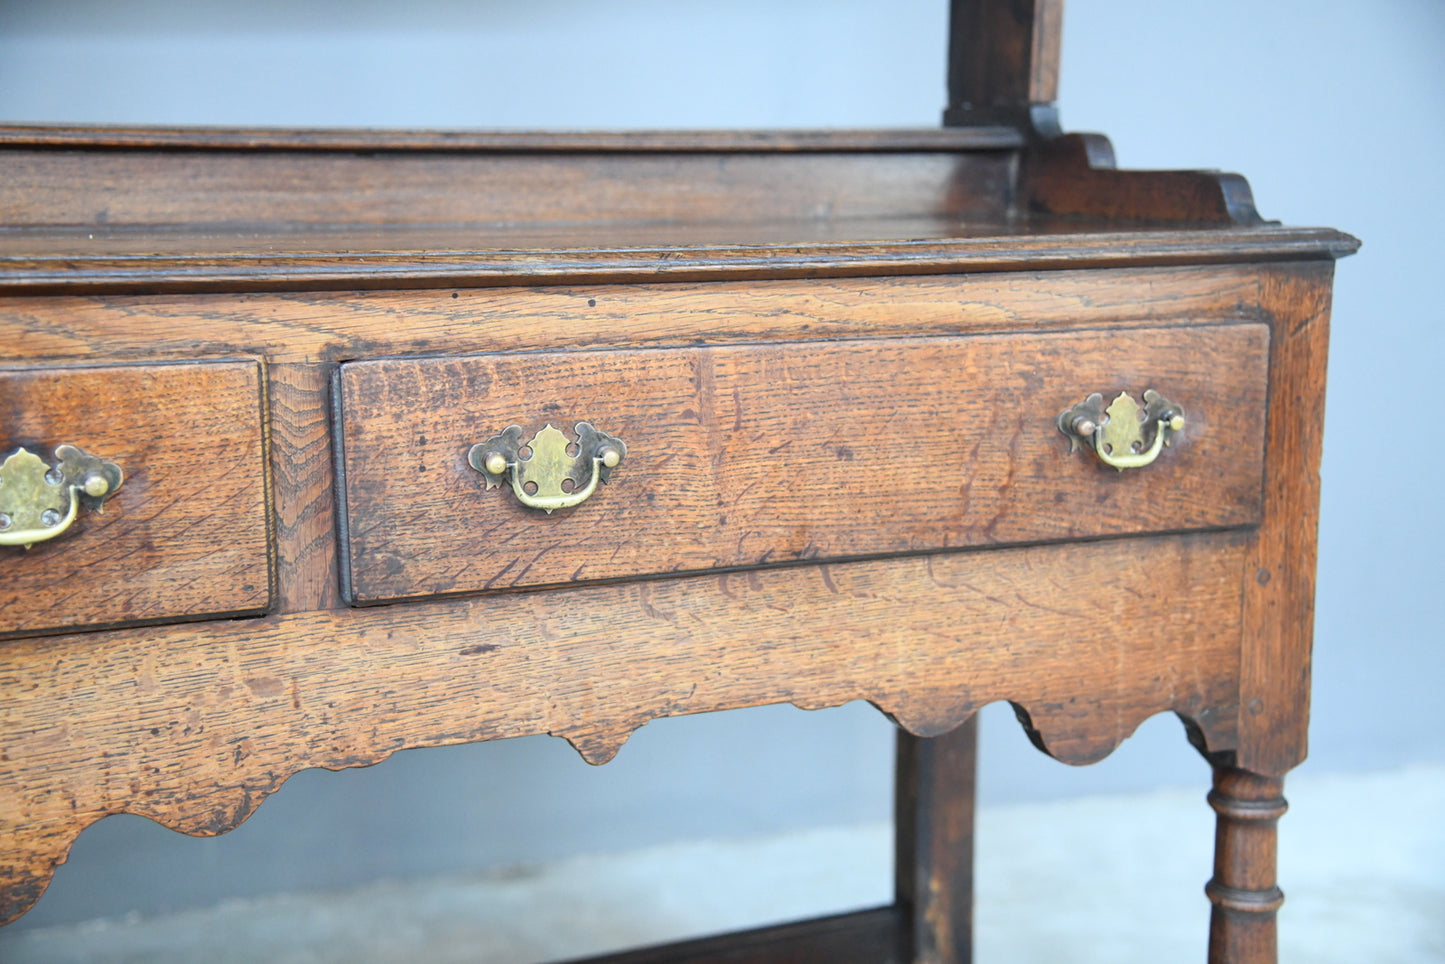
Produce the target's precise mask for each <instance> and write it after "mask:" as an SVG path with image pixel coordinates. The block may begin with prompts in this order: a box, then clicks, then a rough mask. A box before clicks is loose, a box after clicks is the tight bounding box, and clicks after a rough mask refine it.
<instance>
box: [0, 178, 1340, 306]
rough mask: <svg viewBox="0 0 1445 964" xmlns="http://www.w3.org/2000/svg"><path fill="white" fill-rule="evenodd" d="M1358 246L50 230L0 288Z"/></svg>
mask: <svg viewBox="0 0 1445 964" xmlns="http://www.w3.org/2000/svg"><path fill="white" fill-rule="evenodd" d="M1129 173H1132V172H1129ZM1195 180H1197V179H1195ZM1166 181H1167V178H1166ZM1130 183H1133V182H1130ZM1143 183H1144V184H1146V185H1147V184H1150V183H1154V182H1147V181H1146V182H1143ZM1211 183H1212V182H1211ZM1159 187H1160V188H1161V189H1162V188H1166V187H1167V184H1163V183H1161V184H1160V185H1159ZM1210 189H1211V190H1212V189H1213V188H1210ZM1144 193H1146V194H1147V192H1144ZM1136 200H1137V201H1138V202H1139V203H1138V204H1135V205H1134V206H1133V207H1130V208H1128V210H1127V211H1125V214H1127V216H1131V217H1140V218H1150V217H1156V216H1160V215H1163V214H1165V213H1167V212H1166V211H1164V210H1163V209H1156V208H1154V207H1150V206H1147V205H1148V204H1150V203H1152V202H1148V200H1147V197H1143V198H1136ZM1130 203H1131V204H1132V203H1133V202H1130ZM81 234H83V235H84V237H83V238H82V237H80V235H81ZM1357 246H1358V242H1357V241H1355V239H1353V238H1351V237H1349V236H1348V235H1344V234H1341V233H1340V232H1338V231H1331V230H1326V229H1317V228H1304V229H1301V228H1280V227H1276V226H1273V225H1258V226H1252V227H1247V228H1234V227H1231V228H1229V229H1227V230H1219V229H1217V228H1211V227H1210V226H1209V225H1203V226H1197V227H1192V228H1189V229H1187V230H1181V229H1178V228H1168V229H1154V230H1144V229H1143V228H1142V227H1141V228H1140V229H1139V230H1134V231H1121V230H1118V229H1117V227H1114V228H1113V229H1111V228H1110V226H1109V225H1106V224H1104V223H1101V222H1099V221H1075V222H1071V223H1070V222H1060V221H1059V220H1058V219H1053V218H1050V219H1047V220H1046V221H1045V222H1043V223H1036V222H1035V221H1034V220H1033V219H1027V218H1025V219H1019V220H1010V221H1005V222H993V221H984V222H968V221H958V220H955V219H948V218H945V219H938V218H932V217H929V218H917V217H909V218H866V219H854V220H848V221H839V220H817V221H811V222H809V221H801V220H798V221H785V222H780V221H769V222H765V223H763V224H761V225H759V224H756V223H750V224H748V225H745V226H742V227H739V226H728V225H722V226H719V225H702V226H679V227H674V228H668V227H656V226H653V225H642V226H637V225H631V226H622V227H613V226H609V227H608V228H607V229H605V230H598V229H590V230H589V229H586V228H584V227H578V228H577V229H576V230H575V231H574V230H565V231H564V230H562V229H557V228H555V227H554V228H542V229H538V228H536V227H534V226H528V227H525V228H517V227H513V226H503V227H500V228H493V229H486V228H476V229H458V228H455V227H447V228H438V229H435V230H434V229H432V228H430V227H425V228H415V229H401V228H387V229H385V230H369V231H368V230H350V231H346V230H342V231H338V232H336V233H335V234H318V233H316V232H298V233H289V232H288V233H285V234H279V235H278V234H275V233H268V232H265V231H261V232H244V231H238V230H226V231H221V232H204V233H202V232H196V231H190V230H186V231H169V230H167V231H161V232H145V233H143V234H141V235H140V236H139V238H137V236H136V235H134V234H130V235H128V234H125V233H107V232H101V233H100V234H99V235H97V234H96V232H94V231H90V230H76V229H71V230H68V231H58V232H57V231H55V230H50V229H47V230H44V231H40V232H32V231H20V232H16V233H11V234H8V235H7V234H4V233H0V291H5V292H11V293H33V292H44V293H54V294H70V293H75V292H83V291H96V292H112V293H121V292H134V291H141V292H145V293H155V292H162V291H188V292H204V291H244V290H253V291H285V290H320V289H328V288H329V289H357V288H417V287H436V286H444V285H456V286H459V287H478V286H500V285H530V284H543V283H553V284H579V283H592V284H602V283H606V284H618V283H626V284H639V283H648V282H656V281H679V282H681V281H718V280H729V279H738V278H746V279H765V278H798V277H810V278H833V277H839V278H841V277H864V276H866V277H879V276H888V275H898V274H913V275H918V274H939V273H956V272H980V271H1033V270H1045V269H1060V268H1071V267H1078V266H1093V267H1111V266H1118V265H1176V264H1220V263H1239V262H1241V261H1272V260H1299V259H1319V258H1331V257H1340V256H1342V255H1345V254H1349V253H1351V252H1352V251H1354V250H1355V248H1356V247H1357Z"/></svg>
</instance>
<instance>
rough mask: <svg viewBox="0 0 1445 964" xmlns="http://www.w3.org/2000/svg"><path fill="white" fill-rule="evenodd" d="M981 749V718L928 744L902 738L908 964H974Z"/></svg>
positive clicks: (900, 869)
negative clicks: (976, 797) (975, 831)
mask: <svg viewBox="0 0 1445 964" xmlns="http://www.w3.org/2000/svg"><path fill="white" fill-rule="evenodd" d="M977 745H978V722H977V717H972V718H970V719H969V720H968V722H966V723H964V724H963V725H962V726H960V727H958V728H957V729H955V730H953V731H951V732H949V733H945V734H943V735H942V736H936V737H932V738H929V739H924V738H920V737H916V736H911V735H910V734H908V733H906V732H904V731H903V730H899V731H898V762H897V784H896V791H895V797H894V811H893V823H894V842H895V858H894V887H895V891H896V893H897V901H898V904H899V906H900V907H901V908H902V910H903V913H904V915H905V920H904V928H905V932H904V934H903V935H902V939H903V944H904V947H903V948H902V957H903V959H904V960H906V961H917V962H927V964H968V962H969V961H971V960H972V959H973V793H974V772H975V764H976V757H977Z"/></svg>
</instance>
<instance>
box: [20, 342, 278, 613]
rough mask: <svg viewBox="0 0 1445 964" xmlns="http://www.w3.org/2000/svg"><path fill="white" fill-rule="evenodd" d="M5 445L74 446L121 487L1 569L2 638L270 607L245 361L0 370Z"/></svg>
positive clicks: (253, 389) (256, 420)
mask: <svg viewBox="0 0 1445 964" xmlns="http://www.w3.org/2000/svg"><path fill="white" fill-rule="evenodd" d="M0 412H4V413H5V414H4V422H3V424H0V443H3V444H4V445H5V446H6V451H5V454H9V452H10V451H13V450H14V449H15V448H17V447H19V446H20V445H22V444H26V445H29V447H30V448H31V450H32V451H36V452H37V454H40V455H41V456H42V458H49V457H50V455H51V451H52V450H53V448H54V447H55V446H56V445H59V444H71V445H78V446H80V447H81V448H82V449H85V450H86V451H87V452H90V453H91V454H94V455H98V456H100V457H102V458H106V459H109V460H111V461H113V462H115V463H117V464H118V465H120V466H121V469H122V471H124V472H125V474H126V478H125V482H124V484H123V485H122V486H121V488H120V490H119V491H118V492H117V493H116V494H115V496H114V497H113V498H111V499H110V500H109V501H108V502H107V503H106V506H105V511H104V513H90V512H83V513H82V514H81V516H80V517H79V518H78V519H77V521H76V523H75V524H74V525H73V526H72V527H71V529H70V530H68V531H67V532H66V533H65V534H63V535H62V536H60V537H58V538H56V539H53V540H51V541H48V542H42V543H37V544H36V545H35V546H34V547H33V548H32V549H30V550H29V551H25V550H23V549H18V548H17V549H7V550H5V551H4V555H3V558H0V572H3V573H4V578H3V579H0V634H14V633H35V632H43V631H47V630H54V629H56V628H60V627H81V626H104V625H121V624H131V623H141V622H153V621H156V620H162V619H191V618H197V617H200V616H213V615H226V614H233V613H254V612H259V611H261V610H264V609H265V608H266V607H267V605H268V604H269V602H270V598H271V576H270V539H269V527H268V525H267V512H266V494H267V481H266V480H267V470H266V459H265V441H264V437H263V425H264V418H263V409H262V382H261V369H260V367H259V366H258V365H257V363H256V362H254V361H218V362H209V363H198V364H193V365H185V366H180V365H131V366H124V367H100V368H52V369H26V370H7V371H0Z"/></svg>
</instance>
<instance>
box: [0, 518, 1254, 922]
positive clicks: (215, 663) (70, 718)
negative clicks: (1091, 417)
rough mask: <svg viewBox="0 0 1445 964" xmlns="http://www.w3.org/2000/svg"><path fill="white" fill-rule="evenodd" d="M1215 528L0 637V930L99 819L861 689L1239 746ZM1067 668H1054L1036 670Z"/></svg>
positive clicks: (1110, 737)
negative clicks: (419, 754) (466, 746)
mask: <svg viewBox="0 0 1445 964" xmlns="http://www.w3.org/2000/svg"><path fill="white" fill-rule="evenodd" d="M1247 543H1248V536H1247V535H1245V534H1243V533H1238V532H1224V533H1204V534H1196V535H1183V536H1172V537H1167V538H1155V539H1138V540H1117V541H1107V542H1099V543H1081V544H1075V545H1065V546H1041V547H1033V548H1022V549H1007V550H998V551H995V552H989V553H965V554H956V555H939V556H926V557H907V558H900V559H896V560H888V561H872V562H860V563H852V564H842V565H833V566H806V567H796V568H786V569H778V570H770V571H767V570H765V571H754V572H748V573H738V574H725V575H716V576H704V577H695V578H682V579H671V580H664V581H658V582H644V583H633V584H626V585H612V586H598V587H591V588H583V589H576V590H569V591H557V592H549V593H523V594H507V595H504V596H498V597H489V598H486V599H472V600H465V601H460V602H449V603H432V604H414V605H408V606H404V607H386V608H381V609H365V610H337V611H332V612H320V613H308V614H299V615H290V616H272V617H268V618H265V619H253V620H231V621H225V622H213V623H197V624H190V625H180V626H167V627H151V628H143V629H136V630H131V631H128V632H125V633H111V634H81V635H72V636H60V637H50V638H42V639H31V640H22V641H15V642H12V643H10V644H8V645H6V646H3V647H0V734H3V745H4V747H5V752H4V754H3V755H0V841H3V853H0V881H3V885H0V919H8V918H10V917H13V916H15V915H16V914H19V913H21V912H22V911H23V910H24V909H25V908H26V907H28V906H29V905H30V904H31V903H32V902H33V901H34V900H35V899H36V898H37V897H38V896H39V894H40V892H41V891H42V890H43V889H44V886H45V883H46V881H48V879H49V877H50V874H51V873H52V871H53V869H54V867H55V865H56V864H57V863H58V862H59V861H60V860H62V859H63V856H64V854H65V852H66V851H67V850H68V849H69V847H70V844H71V842H72V841H73V840H74V838H75V835H76V834H78V833H79V832H80V830H82V829H83V828H84V827H85V826H87V825H89V824H90V823H92V822H93V821H95V820H97V819H99V818H100V817H102V816H104V815H106V814H109V813H118V812H130V813H137V814H141V815H143V816H147V817H150V818H152V819H154V820H157V821H159V822H161V823H164V824H165V825H166V826H169V827H173V828H175V829H177V830H181V831H183V832H186V833H193V834H214V833H220V832H223V831H225V830H228V829H230V828H232V827H234V826H235V825H236V824H238V823H239V822H240V821H241V820H243V819H244V818H245V817H246V816H247V815H248V814H249V813H250V812H251V811H252V810H253V809H254V808H255V807H256V806H257V805H258V804H259V803H260V802H261V801H262V800H263V799H264V798H265V797H266V796H267V795H268V794H269V793H271V792H273V791H274V790H275V789H276V788H277V787H278V786H279V785H280V784H281V783H282V782H283V781H284V780H285V779H286V778H287V777H289V776H290V775H291V774H292V773H295V772H296V771H297V770H300V769H303V768H305V767H316V766H321V767H329V768H333V769H335V768H341V767H348V766H363V765H367V764H370V763H375V762H377V761H378V760H381V759H384V758H385V757H386V756H388V755H390V754H391V753H393V752H395V751H396V750H400V749H404V748H407V747H412V746H433V745H438V744H447V743H462V742H469V741H474V740H483V739H502V738H506V737H511V736H520V735H524V734H532V733H551V734H553V735H557V736H562V737H564V738H566V739H567V740H569V741H570V742H571V743H572V744H573V745H574V746H576V747H577V748H578V750H579V751H580V752H581V753H582V754H583V756H584V757H585V758H586V759H588V760H590V761H591V762H594V763H600V762H603V761H605V760H607V759H609V758H610V757H611V756H612V755H613V754H614V753H616V752H617V749H618V748H619V746H620V745H621V744H622V742H623V741H624V740H625V739H626V738H627V735H628V734H629V733H630V732H631V731H632V730H634V729H635V728H637V727H638V726H641V725H642V724H643V723H645V722H646V721H647V720H649V719H653V718H655V717H659V716H670V715H678V714H684V713H697V712H709V711H714V710H720V709H726V708H731V707H736V706H742V705H755V704H762V703H772V702H785V701H787V702H793V703H796V704H798V705H800V706H803V707H805V708H816V707H822V706H830V705H836V704H839V703H843V702H846V701H848V700H854V699H867V700H870V701H871V702H873V703H875V704H876V705H878V706H879V708H881V709H883V710H884V711H885V712H888V713H889V714H891V715H892V716H893V718H894V719H896V720H897V721H898V722H899V723H900V724H901V725H903V726H905V727H907V728H908V729H909V730H910V731H912V732H914V733H918V734H923V735H932V734H938V733H942V732H945V731H947V730H949V729H951V728H953V727H955V726H957V725H958V724H959V723H960V722H961V721H963V720H964V719H966V718H967V717H969V716H970V715H971V714H972V713H973V712H974V711H975V710H976V709H977V708H978V707H979V706H981V705H983V704H984V703H988V702H991V701H993V700H998V699H1009V700H1012V701H1015V702H1016V703H1019V704H1021V705H1022V706H1024V707H1027V709H1028V711H1029V713H1030V716H1031V721H1032V726H1033V728H1034V730H1035V731H1036V736H1037V738H1038V739H1039V740H1040V742H1041V745H1042V746H1044V747H1046V748H1047V750H1048V752H1050V753H1052V754H1053V755H1054V756H1056V757H1058V758H1059V759H1061V760H1065V761H1068V762H1071V763H1085V762H1091V761H1094V760H1097V759H1100V758H1101V757H1103V756H1104V755H1106V754H1107V753H1109V752H1110V751H1111V750H1112V749H1113V748H1114V747H1115V746H1116V745H1117V744H1118V743H1119V741H1121V740H1122V739H1124V737H1126V736H1127V735H1128V734H1130V733H1131V732H1133V730H1134V729H1135V728H1136V727H1137V726H1138V724H1139V723H1140V722H1141V721H1142V720H1143V719H1145V718H1146V717H1148V716H1150V715H1152V714H1154V713H1157V712H1160V711H1163V710H1170V709H1172V710H1174V711H1176V712H1178V713H1180V714H1182V715H1184V716H1186V717H1188V718H1189V719H1191V720H1193V721H1194V722H1195V724H1196V725H1197V727H1198V728H1199V730H1200V731H1201V732H1202V733H1203V734H1205V736H1206V738H1207V739H1208V741H1209V744H1210V748H1211V749H1212V750H1224V749H1226V748H1228V747H1230V746H1232V745H1234V741H1235V730H1234V723H1235V713H1236V707H1235V696H1236V686H1237V672H1238V661H1239V639H1240V625H1239V611H1240V606H1239V598H1240V585H1239V580H1238V573H1239V569H1240V565H1241V562H1242V558H1243V554H1244V552H1245V551H1246V550H1247ZM1061 659H1062V660H1063V661H1064V662H1065V663H1066V664H1067V666H1068V668H1069V670H1068V672H1041V671H1040V668H1041V667H1043V666H1047V665H1054V666H1057V665H1059V660H1061Z"/></svg>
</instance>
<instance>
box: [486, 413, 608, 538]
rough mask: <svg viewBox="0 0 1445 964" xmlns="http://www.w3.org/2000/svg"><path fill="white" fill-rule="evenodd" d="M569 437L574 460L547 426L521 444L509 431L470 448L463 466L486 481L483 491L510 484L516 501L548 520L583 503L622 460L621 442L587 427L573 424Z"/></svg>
mask: <svg viewBox="0 0 1445 964" xmlns="http://www.w3.org/2000/svg"><path fill="white" fill-rule="evenodd" d="M573 431H574V432H575V433H576V434H577V442H576V443H575V444H576V449H577V451H576V454H574V455H569V454H568V452H567V449H568V448H569V447H571V446H572V445H573V443H571V442H569V441H568V440H567V436H566V435H564V434H562V432H561V431H560V430H559V429H555V428H553V427H552V426H551V425H550V424H549V425H547V426H546V427H545V428H543V429H542V430H541V431H540V432H538V433H537V434H536V435H534V436H532V439H531V441H529V442H525V443H524V442H523V441H522V427H521V426H520V425H512V426H510V427H508V428H506V429H504V430H503V431H502V432H501V433H500V434H497V435H493V436H492V437H491V438H489V439H487V440H486V441H485V442H478V443H477V444H476V445H473V446H472V447H471V449H470V451H468V453H467V462H468V464H470V465H471V467H472V468H474V469H476V470H477V471H478V472H480V473H482V475H484V476H485V477H486V479H487V488H489V489H492V488H496V487H497V486H499V485H501V484H502V483H503V482H504V481H509V482H511V485H512V491H513V492H514V493H515V494H516V496H517V499H518V501H520V502H521V503H522V504H523V505H528V506H531V507H532V508H534V509H543V510H545V511H546V512H547V514H548V515H551V514H552V513H553V512H555V511H557V510H558V509H565V508H567V507H568V506H574V505H578V504H579V503H581V502H584V501H586V499H587V497H588V496H590V495H591V494H592V493H593V492H595V491H596V490H597V484H598V483H599V482H606V481H607V480H608V478H609V477H610V476H611V474H612V470H613V469H615V468H617V466H618V465H620V464H621V463H622V460H623V458H624V457H626V455H627V446H626V445H624V444H623V442H622V440H621V439H619V438H616V437H615V436H612V435H608V434H607V433H606V432H599V431H598V430H597V429H595V428H593V427H592V425H591V423H589V422H578V423H577V425H576V426H575V427H574V428H573ZM524 448H526V449H529V450H530V453H529V454H528V456H527V457H526V458H523V457H522V450H523V449H524Z"/></svg>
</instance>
